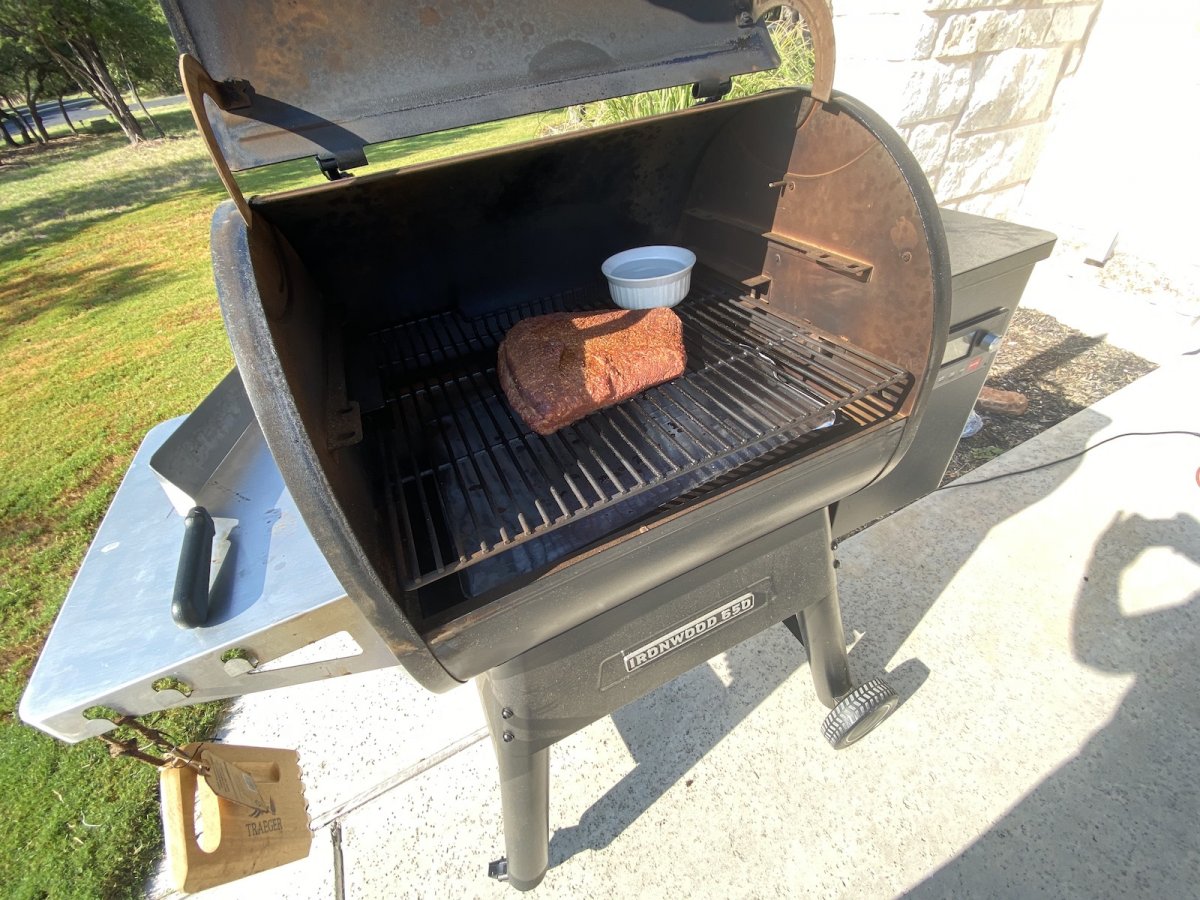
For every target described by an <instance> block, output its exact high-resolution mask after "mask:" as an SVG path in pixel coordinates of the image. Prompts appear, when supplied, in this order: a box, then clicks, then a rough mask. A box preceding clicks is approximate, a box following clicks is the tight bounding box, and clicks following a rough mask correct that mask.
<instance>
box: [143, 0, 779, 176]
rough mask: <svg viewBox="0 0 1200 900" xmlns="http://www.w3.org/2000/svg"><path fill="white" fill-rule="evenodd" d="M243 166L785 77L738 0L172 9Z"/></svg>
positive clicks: (242, 3)
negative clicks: (765, 73)
mask: <svg viewBox="0 0 1200 900" xmlns="http://www.w3.org/2000/svg"><path fill="white" fill-rule="evenodd" d="M162 5H163V9H164V11H165V12H166V15H167V21H168V22H169V24H170V26H171V31H172V32H173V34H174V36H175V41H176V43H177V44H178V45H179V48H180V50H181V51H183V52H185V53H190V54H191V55H192V56H195V57H196V58H197V59H198V60H199V61H200V63H201V64H202V65H203V66H204V68H205V69H206V70H207V71H208V74H209V75H210V76H211V77H212V79H213V80H214V81H215V82H217V83H218V85H219V86H220V87H221V91H222V95H223V99H224V100H225V102H224V103H223V104H222V105H223V106H225V107H226V109H225V110H220V109H217V108H216V107H215V106H213V105H209V107H208V115H209V118H210V120H211V122H212V125H213V130H214V133H215V138H216V142H217V144H218V145H219V146H220V149H221V150H222V152H223V154H224V156H225V159H226V160H227V162H228V164H229V167H230V168H231V169H232V170H234V171H241V170H244V169H250V168H254V167H255V166H263V165H267V164H269V163H275V162H282V161H285V160H291V159H299V158H301V157H304V156H313V155H322V156H329V155H332V156H333V157H334V158H335V159H336V160H337V163H338V166H339V168H349V167H352V166H355V165H362V164H364V163H365V162H366V159H365V154H364V152H363V148H364V146H365V145H367V144H371V143H376V142H378V141H385V140H391V139H394V138H400V137H407V136H410V135H416V134H426V133H429V132H433V131H440V130H442V129H446V128H454V127H458V126H462V125H473V124H477V123H480V122H490V121H494V120H496V119H503V118H507V117H509V116H515V115H521V114H524V113H530V112H538V111H543V110H550V109H557V108H560V107H564V106H569V105H572V104H576V103H586V102H589V101H593V100H599V99H602V98H608V97H616V96H621V95H624V94H632V93H637V92H640V91H647V90H652V89H655V88H661V87H667V86H670V85H678V84H691V83H701V84H712V83H717V82H720V81H723V80H724V79H726V78H728V77H729V76H731V75H736V74H741V73H744V72H751V71H756V70H761V69H770V68H774V67H775V66H777V65H779V57H778V55H777V54H776V52H775V49H774V47H773V46H772V44H771V40H770V38H769V36H768V34H767V31H766V28H765V27H764V26H763V25H761V24H757V23H754V21H753V19H752V18H751V17H750V16H749V14H748V13H743V12H742V11H741V10H742V9H743V8H744V5H743V4H739V3H737V2H735V0H604V2H601V3H596V2H584V0H503V2H495V0H401V2H391V0H357V2H350V3H318V2H311V0H290V2H283V0H162Z"/></svg>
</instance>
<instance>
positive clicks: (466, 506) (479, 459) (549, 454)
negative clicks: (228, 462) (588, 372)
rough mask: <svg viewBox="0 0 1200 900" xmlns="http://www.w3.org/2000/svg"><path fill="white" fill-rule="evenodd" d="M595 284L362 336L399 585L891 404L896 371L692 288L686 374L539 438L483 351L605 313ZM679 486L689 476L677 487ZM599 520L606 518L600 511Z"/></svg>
mask: <svg viewBox="0 0 1200 900" xmlns="http://www.w3.org/2000/svg"><path fill="white" fill-rule="evenodd" d="M607 306H608V304H607V292H606V289H605V288H604V286H603V285H598V286H596V287H594V288H590V289H583V290H577V291H572V292H568V293H565V294H561V295H557V296H555V297H551V298H547V299H544V300H540V301H537V302H535V303H529V304H525V305H523V306H520V307H514V308H510V309H507V310H504V311H502V312H497V313H489V314H487V315H484V316H480V317H476V318H467V317H465V316H462V315H460V314H458V313H443V314H439V315H437V316H432V317H428V318H424V319H420V320H417V321H413V322H408V323H405V324H403V325H399V326H395V327H391V328H387V329H384V330H381V331H378V332H376V333H375V334H373V335H371V337H370V339H369V346H370V347H371V350H372V352H373V354H374V360H373V361H374V363H375V364H376V366H377V368H378V370H379V373H380V381H381V384H382V387H383V392H384V396H385V398H386V400H387V402H386V404H385V405H384V408H383V409H382V410H380V411H378V412H376V413H374V414H372V416H370V417H369V418H368V420H367V422H365V423H364V428H365V431H366V433H367V435H368V438H369V439H371V440H373V442H374V443H375V444H376V446H377V448H378V452H379V455H380V460H381V463H382V470H383V473H384V484H383V486H382V487H383V489H382V491H381V495H382V497H383V502H384V504H385V510H384V512H385V513H386V517H387V519H388V520H389V521H390V523H391V525H392V530H393V539H394V540H395V542H396V545H397V553H398V559H399V560H400V561H401V562H402V570H403V581H404V583H405V586H406V587H408V588H410V589H411V588H415V587H419V586H420V585H422V584H427V583H429V582H431V581H434V580H436V579H438V578H441V577H444V576H445V575H448V574H450V573H452V572H456V571H460V570H462V569H465V568H466V567H468V566H470V565H472V564H473V563H476V562H478V561H480V560H483V559H487V558H489V557H493V556H495V555H497V554H500V553H503V552H505V551H506V550H509V549H510V548H512V547H514V546H516V545H518V544H521V543H523V542H525V541H528V540H530V539H532V538H537V537H540V536H543V535H546V534H548V533H550V532H552V531H554V530H556V529H559V528H561V527H562V526H564V525H567V524H570V523H573V522H577V521H579V520H581V519H583V518H584V517H587V516H590V515H592V514H594V513H596V512H598V511H600V510H604V509H609V508H610V507H612V506H614V505H615V504H617V503H620V502H623V501H626V500H628V499H629V498H632V497H635V496H638V495H641V494H643V493H645V492H647V491H650V490H651V489H654V490H655V496H656V497H658V498H660V499H659V500H658V502H666V501H668V500H670V499H672V497H670V496H667V497H662V496H661V495H662V494H663V490H664V488H665V486H667V485H668V484H672V485H674V484H677V485H678V491H677V492H676V493H677V494H682V493H684V492H685V491H688V490H691V489H693V488H695V487H696V485H697V484H699V483H701V482H702V481H703V480H704V479H705V478H706V477H715V476H718V475H724V474H727V473H728V472H729V470H730V469H731V468H732V467H733V466H734V465H738V464H741V463H744V462H746V461H748V460H750V459H753V458H755V457H756V456H758V455H761V454H765V453H767V452H769V451H771V450H775V449H777V448H779V447H780V446H781V445H782V444H785V443H787V442H788V441H791V440H793V439H795V438H796V437H798V436H800V435H802V434H804V433H806V432H809V431H811V430H812V429H814V428H816V427H818V426H821V425H824V424H826V423H828V422H829V421H831V420H832V417H833V416H834V415H835V414H836V413H837V411H838V410H842V416H843V417H844V418H845V419H846V420H847V421H848V422H852V423H857V424H859V425H865V424H868V423H869V422H873V421H878V420H880V419H882V418H884V417H886V416H887V415H890V414H891V413H892V412H894V410H895V409H896V408H897V406H898V402H899V399H900V397H901V396H902V393H903V389H904V387H905V386H906V384H907V382H908V375H907V374H906V373H905V372H903V371H902V370H899V369H897V368H896V367H894V366H892V365H890V364H888V363H886V362H884V361H882V360H880V359H878V358H876V357H874V356H871V355H870V354H867V353H865V352H863V351H861V350H858V349H856V348H853V347H851V346H849V345H848V344H846V343H844V342H839V341H836V340H833V339H830V338H827V337H824V336H821V335H817V334H813V333H811V332H806V331H804V330H802V329H800V328H798V327H797V326H795V325H793V324H791V323H789V322H786V321H784V320H782V319H780V318H779V317H778V316H775V315H772V314H771V313H770V312H769V311H768V310H767V309H766V308H764V307H763V306H762V305H761V304H759V303H756V302H753V301H749V300H745V299H739V297H738V289H737V288H736V287H735V286H732V285H727V284H725V283H723V282H718V281H715V280H701V279H699V278H698V279H697V280H696V281H694V283H693V288H692V291H691V294H690V296H689V298H688V299H687V300H686V301H684V303H682V304H680V306H678V307H676V312H678V313H679V316H680V319H681V320H682V321H683V329H684V342H685V345H686V348H687V355H688V363H687V371H686V372H685V373H684V374H683V376H681V377H680V378H678V379H675V380H674V381H672V382H668V383H666V384H663V385H659V386H658V387H655V388H651V389H650V390H648V391H645V392H643V393H642V394H640V395H638V396H637V397H635V398H633V399H632V400H628V401H626V402H625V403H621V404H618V405H617V406H613V407H609V408H608V409H604V410H601V411H600V412H598V413H594V414H592V415H590V416H588V417H587V418H585V419H583V420H582V421H580V422H577V423H575V424H574V425H571V426H568V427H566V428H563V429H561V430H560V431H558V432H557V433H555V434H553V435H550V436H549V437H542V436H540V435H538V434H537V433H535V432H533V431H532V430H531V429H529V428H528V427H527V426H526V425H525V423H524V422H522V421H521V419H520V417H518V416H517V415H516V413H514V412H513V411H512V410H511V409H510V408H509V406H508V403H507V402H506V401H505V400H504V396H503V393H502V392H501V389H500V384H499V381H498V379H497V376H496V369H495V364H496V348H497V346H498V345H499V343H500V340H501V339H502V338H503V337H504V335H505V333H506V332H507V331H508V329H509V328H511V327H512V326H513V325H514V324H515V323H516V322H517V321H518V320H520V319H522V318H524V317H526V316H529V315H537V314H541V313H547V312H553V311H557V310H572V311H581V310H587V309H595V308H607ZM684 476H691V477H686V478H685V477H684ZM604 518H605V519H606V520H607V519H609V518H610V517H604Z"/></svg>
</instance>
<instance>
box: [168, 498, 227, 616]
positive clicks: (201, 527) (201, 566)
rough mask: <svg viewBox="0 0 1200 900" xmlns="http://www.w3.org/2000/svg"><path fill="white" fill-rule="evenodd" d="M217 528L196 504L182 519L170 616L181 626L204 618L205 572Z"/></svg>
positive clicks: (205, 613) (206, 598)
mask: <svg viewBox="0 0 1200 900" xmlns="http://www.w3.org/2000/svg"><path fill="white" fill-rule="evenodd" d="M216 533H217V529H216V527H215V526H214V525H213V520H212V516H210V515H209V514H208V510H206V509H205V508H204V507H203V506H196V507H193V508H192V511H191V512H189V513H188V514H187V518H185V519H184V520H183V547H182V549H181V550H180V551H179V570H178V571H177V572H176V573H175V594H174V596H172V597H171V617H172V618H173V619H174V620H175V624H176V625H178V626H179V627H181V628H195V627H196V626H197V625H203V624H204V623H205V622H207V621H208V574H209V569H210V568H211V566H212V545H213V538H214V537H216Z"/></svg>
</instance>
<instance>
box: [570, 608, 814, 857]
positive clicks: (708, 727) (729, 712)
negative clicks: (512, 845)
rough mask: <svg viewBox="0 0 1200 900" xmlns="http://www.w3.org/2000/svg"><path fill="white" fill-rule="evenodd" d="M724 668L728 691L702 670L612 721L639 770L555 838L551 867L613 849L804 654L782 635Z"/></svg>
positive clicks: (737, 651) (760, 642)
mask: <svg viewBox="0 0 1200 900" xmlns="http://www.w3.org/2000/svg"><path fill="white" fill-rule="evenodd" d="M764 643H765V644H766V645H767V646H766V647H764ZM764 650H765V652H764ZM725 661H726V666H727V668H728V671H729V673H730V675H731V676H732V677H731V680H730V683H729V685H728V686H726V685H725V684H724V683H723V681H722V679H721V678H720V677H718V675H717V673H716V672H714V671H713V669H712V668H711V667H710V666H708V665H700V666H697V667H696V668H695V669H693V670H692V671H690V672H688V673H686V674H684V675H681V676H680V677H679V678H678V679H676V680H675V681H673V682H671V683H669V684H667V685H664V686H663V687H660V688H657V689H656V690H654V691H651V692H650V693H649V694H647V695H646V696H644V697H642V698H641V699H640V700H636V701H634V702H633V703H630V704H629V705H628V706H625V707H622V708H621V709H619V710H617V711H616V712H615V713H613V715H612V720H613V724H615V725H616V726H617V730H618V731H619V732H620V734H621V740H622V741H624V743H625V746H626V748H627V749H628V750H629V753H630V755H631V756H632V757H633V759H634V761H635V762H636V766H635V768H634V769H633V770H632V771H631V772H629V773H628V774H627V775H626V776H625V777H624V778H622V779H621V780H620V781H619V782H618V783H617V784H615V785H613V787H612V788H610V789H609V790H608V791H607V792H606V793H605V794H604V795H603V796H602V797H600V798H599V799H598V800H596V802H595V803H593V804H592V805H591V806H590V807H589V808H588V810H587V811H586V812H585V813H584V814H583V816H582V817H581V818H580V820H579V824H578V825H572V826H569V827H566V828H559V829H558V830H557V831H555V832H554V835H553V836H552V838H551V840H550V865H551V867H553V866H557V865H559V864H560V863H563V862H565V861H566V860H568V859H570V858H571V857H572V856H574V855H576V854H577V853H580V852H582V851H584V850H599V849H601V848H604V847H607V846H608V845H609V844H611V843H612V842H613V841H614V840H615V839H616V838H617V837H618V836H619V835H620V834H621V832H623V831H624V830H625V829H626V828H628V827H629V826H630V825H632V824H633V823H634V822H635V821H637V819H638V818H639V817H640V816H641V815H642V814H643V813H644V812H646V811H647V810H648V809H650V807H652V806H653V805H654V804H655V803H656V802H658V800H659V799H660V798H661V797H662V796H663V795H664V794H665V793H666V792H667V791H668V790H669V789H670V788H671V787H672V786H673V785H675V784H676V783H677V782H679V781H680V780H681V779H682V778H683V777H684V776H685V775H686V774H687V772H688V771H690V770H691V769H693V768H694V767H695V766H696V764H697V763H698V762H699V761H700V760H701V759H703V758H704V756H705V755H707V754H708V752H709V751H710V750H712V749H713V747H715V746H716V745H717V743H718V742H719V741H720V740H721V739H722V738H724V737H725V736H726V735H727V734H729V733H730V732H731V731H733V729H735V728H736V727H737V726H738V725H740V724H741V723H742V722H743V721H744V720H745V719H746V717H747V716H749V715H750V714H751V713H752V712H753V711H754V710H755V709H756V708H757V707H758V706H759V705H760V704H761V703H762V702H763V701H764V700H766V699H767V697H769V696H770V695H771V694H772V693H773V692H774V691H775V690H776V689H777V688H778V687H779V685H781V684H782V683H783V682H784V681H785V680H787V678H788V677H789V676H791V675H792V673H794V672H795V671H796V670H797V669H799V668H800V666H801V665H802V664H803V663H804V650H803V649H802V647H801V646H800V644H799V643H798V642H797V641H796V640H795V639H794V638H793V637H792V636H791V635H790V634H789V633H788V632H787V631H785V630H784V629H783V628H782V627H777V628H775V629H772V630H771V631H770V632H768V633H767V634H762V635H758V636H757V637H756V638H753V639H751V640H749V641H746V642H743V643H741V644H738V645H737V646H735V647H733V648H732V649H731V650H729V651H727V652H726V654H725ZM676 694H679V695H681V697H676V696H675V695H676ZM700 711H702V712H700ZM817 724H819V723H815V722H814V723H813V725H814V726H815V725H817ZM800 727H802V723H797V728H800ZM689 786H690V785H689Z"/></svg>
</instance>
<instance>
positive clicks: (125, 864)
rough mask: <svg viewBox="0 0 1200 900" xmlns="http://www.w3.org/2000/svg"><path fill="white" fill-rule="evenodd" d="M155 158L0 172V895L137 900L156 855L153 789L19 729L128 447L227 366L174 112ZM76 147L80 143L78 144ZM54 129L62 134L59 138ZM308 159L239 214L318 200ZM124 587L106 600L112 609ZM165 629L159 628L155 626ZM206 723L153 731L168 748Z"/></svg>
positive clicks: (55, 158)
mask: <svg viewBox="0 0 1200 900" xmlns="http://www.w3.org/2000/svg"><path fill="white" fill-rule="evenodd" d="M153 113H154V117H155V118H156V119H157V120H158V122H159V123H160V124H161V125H162V126H163V128H164V129H165V130H166V131H167V132H168V139H167V140H165V141H155V142H151V143H149V144H146V145H143V146H140V147H136V148H131V147H129V146H128V145H127V144H126V143H125V141H124V138H123V137H122V136H121V135H120V134H100V135H93V134H86V133H81V135H80V136H79V137H70V136H67V137H62V138H61V139H58V140H55V141H53V142H52V143H51V144H50V145H49V146H48V147H47V148H44V149H36V148H28V149H23V150H21V151H19V152H15V153H14V152H4V153H2V154H0V155H2V156H3V158H4V165H0V374H2V376H3V377H2V378H0V472H3V475H2V476H0V809H3V811H4V814H5V818H6V821H5V823H4V827H3V828H0V885H3V888H2V889H0V892H2V893H3V895H4V896H5V897H45V896H50V897H109V896H118V897H119V896H140V894H141V887H142V883H143V879H144V878H145V876H146V874H147V872H148V871H149V867H150V865H151V864H152V862H153V860H154V858H155V857H156V856H157V855H158V854H159V852H160V845H161V834H160V830H159V825H158V822H157V818H158V804H157V787H156V773H155V772H154V771H153V770H152V769H151V768H150V767H149V766H145V765H142V764H139V763H134V762H131V761H129V760H125V759H117V760H110V759H109V758H108V754H107V751H106V748H105V747H104V746H103V745H102V744H100V742H98V741H87V742H85V743H83V744H80V745H77V746H73V747H68V746H65V745H63V744H60V743H58V742H57V741H55V740H53V739H51V738H49V737H46V736H44V735H42V734H40V733H39V732H36V731H34V730H33V729H31V728H29V727H27V726H25V725H23V724H21V723H20V722H19V721H18V719H17V713H16V710H17V704H18V702H19V700H20V696H21V692H22V690H23V688H24V685H25V683H26V680H27V678H28V676H29V672H30V670H31V669H32V666H33V663H34V661H35V660H36V658H37V654H38V650H39V648H40V647H41V644H42V642H43V640H44V639H45V636H46V633H47V631H48V630H49V627H50V625H51V623H52V622H53V620H54V617H55V614H56V613H57V612H58V609H59V607H60V606H61V604H62V601H63V598H64V597H65V595H66V592H67V588H68V587H69V585H70V582H71V578H72V576H73V574H74V572H75V570H76V568H77V567H78V565H79V562H80V560H81V559H82V558H83V554H84V552H85V551H86V549H87V546H88V543H89V542H90V540H91V537H92V535H93V533H94V532H95V529H96V527H97V526H98V524H99V522H100V518H101V517H102V516H103V514H104V511H105V509H107V507H108V504H109V502H110V501H111V500H112V496H113V494H114V492H115V491H116V488H117V485H118V483H119V482H120V479H121V476H122V475H123V473H124V472H125V469H126V467H127V466H128V464H129V461H130V459H131V458H132V456H133V454H134V451H135V450H136V448H137V446H138V444H139V443H140V441H141V439H142V437H143V435H145V433H146V431H148V430H149V429H150V428H151V427H152V426H153V425H155V424H156V423H158V422H160V421H162V420H164V419H167V418H170V417H172V416H177V415H180V414H181V413H185V412H188V411H190V410H191V409H192V408H193V407H194V406H195V405H196V404H197V403H198V402H199V401H200V400H201V398H203V397H204V396H205V394H207V393H208V391H209V390H210V389H211V388H212V387H213V386H214V385H216V383H217V382H218V381H219V380H220V378H221V377H222V376H223V375H224V374H225V372H226V371H228V369H229V367H230V366H231V365H232V358H231V355H230V352H229V346H228V343H227V342H226V339H225V334H224V331H223V329H222V326H221V321H220V315H219V312H218V309H217V302H216V297H215V295H214V289H213V285H212V276H211V272H210V268H209V255H208V226H209V219H210V216H211V213H212V210H213V208H214V207H215V206H216V204H217V203H218V202H220V200H221V199H223V197H224V192H223V190H222V188H221V186H220V183H219V182H218V181H217V178H216V176H215V174H214V172H213V170H212V167H211V165H210V163H209V160H208V158H207V156H206V154H205V151H204V148H203V145H202V144H201V142H200V140H199V138H198V137H196V136H195V133H194V131H193V129H192V124H191V119H190V114H189V113H187V111H186V110H184V109H181V108H174V109H165V110H154V111H153ZM557 118H561V117H556V114H547V115H545V116H531V117H525V118H523V119H515V120H511V121H508V122H502V123H490V124H487V125H480V126H474V127H472V128H467V129H460V130H459V131H457V132H451V133H446V134H442V135H435V136H423V137H419V138H413V139H409V140H407V141H397V142H392V143H391V144H389V145H380V146H379V147H374V148H369V149H368V155H369V157H370V159H371V163H372V165H371V169H370V170H371V171H377V170H379V169H380V168H381V167H386V166H389V165H398V164H406V163H412V162H418V161H425V160H428V159H433V158H437V157H440V156H447V155H454V154H459V153H465V152H469V151H472V150H478V149H482V148H485V147H489V146H493V145H497V144H504V143H513V142H516V141H520V140H527V139H530V138H532V137H535V136H537V134H538V133H540V132H541V131H542V130H543V129H544V128H545V127H546V126H547V124H553V123H554V122H555V121H556V119H557ZM82 131H83V129H81V132H82ZM65 132H66V128H65V126H63V127H62V128H61V129H59V130H58V133H65ZM321 180H322V179H321V177H320V176H319V174H317V170H316V164H315V163H314V162H313V161H312V160H311V159H310V160H306V161H302V162H299V163H294V164H285V165H281V166H277V167H273V168H271V169H269V170H263V171H259V172H254V173H249V174H248V175H246V176H244V178H243V179H242V183H243V185H244V188H245V190H246V193H247V194H253V193H268V192H273V191H277V190H282V189H285V188H291V187H296V186H300V185H303V184H307V183H316V182H318V181H321ZM119 592H120V585H114V597H117V596H119ZM164 615H166V608H165V607H164ZM218 715H219V710H218V709H217V708H216V707H215V706H213V705H208V706H202V707H195V708H190V709H183V710H175V711H173V712H171V713H170V714H167V715H164V716H161V717H156V718H151V719H149V720H148V721H151V722H153V723H157V724H158V726H159V727H162V728H165V729H166V730H167V731H168V732H169V733H171V734H172V735H173V736H175V737H176V738H177V739H179V740H181V741H182V740H187V739H191V738H194V737H198V736H201V735H203V734H206V733H209V732H210V731H211V730H212V728H213V727H214V725H215V722H216V719H217V716H218Z"/></svg>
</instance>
